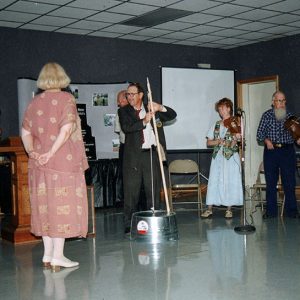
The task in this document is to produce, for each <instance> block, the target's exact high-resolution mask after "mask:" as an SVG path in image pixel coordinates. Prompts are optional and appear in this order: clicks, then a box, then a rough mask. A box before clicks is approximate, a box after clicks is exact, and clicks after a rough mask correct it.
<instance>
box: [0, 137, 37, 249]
mask: <svg viewBox="0 0 300 300" xmlns="http://www.w3.org/2000/svg"><path fill="white" fill-rule="evenodd" d="M0 153H2V154H6V155H8V156H9V158H10V166H11V198H12V216H11V217H10V216H6V217H5V219H4V222H3V223H2V228H1V237H2V239H3V240H7V241H10V242H13V243H14V244H20V243H28V242H34V241H40V239H39V238H36V237H35V236H34V235H32V234H31V233H30V213H31V212H30V201H29V192H28V171H27V165H28V157H27V154H26V152H25V149H24V147H23V144H22V141H21V138H20V137H9V138H8V139H6V140H4V141H2V142H1V144H0Z"/></svg>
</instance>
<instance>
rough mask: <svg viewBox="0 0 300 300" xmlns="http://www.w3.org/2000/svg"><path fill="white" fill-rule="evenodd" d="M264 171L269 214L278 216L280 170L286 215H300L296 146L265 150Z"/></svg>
mask: <svg viewBox="0 0 300 300" xmlns="http://www.w3.org/2000/svg"><path fill="white" fill-rule="evenodd" d="M264 169H265V178H266V184H267V189H266V198H267V214H268V215H270V216H277V183H278V178H279V170H280V176H281V182H282V185H283V190H284V195H285V206H284V210H285V214H286V215H287V216H294V215H295V214H297V213H298V211H297V202H296V195H295V186H296V178H295V171H296V154H295V149H294V145H293V144H291V145H285V146H284V147H282V148H274V149H273V150H268V149H267V147H265V149H264Z"/></svg>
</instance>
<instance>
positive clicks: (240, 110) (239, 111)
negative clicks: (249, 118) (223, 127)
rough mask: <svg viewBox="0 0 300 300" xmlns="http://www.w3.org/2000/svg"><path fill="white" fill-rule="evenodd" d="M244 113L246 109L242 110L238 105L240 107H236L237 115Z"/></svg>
mask: <svg viewBox="0 0 300 300" xmlns="http://www.w3.org/2000/svg"><path fill="white" fill-rule="evenodd" d="M244 113H245V111H244V110H242V109H241V108H240V107H238V108H237V109H236V112H235V115H236V116H242V115H243V114H244Z"/></svg>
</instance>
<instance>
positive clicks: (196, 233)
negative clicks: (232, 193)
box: [0, 210, 300, 300]
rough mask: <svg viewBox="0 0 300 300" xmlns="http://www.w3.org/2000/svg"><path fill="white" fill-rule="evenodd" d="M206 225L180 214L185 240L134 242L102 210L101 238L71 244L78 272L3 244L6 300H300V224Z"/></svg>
mask: <svg viewBox="0 0 300 300" xmlns="http://www.w3.org/2000/svg"><path fill="white" fill-rule="evenodd" d="M234 213H235V217H234V218H233V219H232V220H231V221H228V220H225V219H224V217H223V215H224V211H222V210H219V211H215V213H214V217H213V218H212V219H209V220H201V219H200V218H199V217H198V215H197V212H196V211H188V212H187V211H177V213H176V220H177V223H178V230H179V235H180V237H179V240H178V241H172V242H165V243H159V244H150V243H144V242H138V241H130V239H129V238H128V237H124V235H123V221H122V216H123V215H122V213H120V212H116V211H115V210H112V211H106V212H103V211H97V213H96V230H97V233H96V238H88V239H86V240H72V241H68V242H67V243H66V247H65V254H66V256H67V257H69V258H71V259H73V260H76V261H79V262H80V266H79V267H78V268H76V269H64V270H62V271H60V272H58V273H51V271H49V270H43V269H42V267H41V258H42V253H43V250H42V244H41V243H35V244H27V245H22V246H13V245H12V244H10V243H8V242H5V241H2V240H1V241H0V299H6V300H10V299H38V300H39V299H72V300H74V299H100V300H103V299H105V300H118V299H165V300H167V299H168V300H169V299H170V300H175V299H180V300H182V299H184V300H193V299H210V300H213V299H222V300H226V299H230V300H235V299H238V300H241V299H243V300H247V299H272V300H276V299H280V300H282V299H285V300H287V299H300V284H299V278H300V234H299V233H300V220H299V219H283V220H281V219H280V218H279V219H269V220H262V218H261V212H260V211H259V210H258V211H257V212H256V213H255V214H254V225H255V227H256V231H255V232H254V233H252V234H247V235H246V234H243V235H240V234H237V233H236V232H235V231H234V229H233V228H234V227H235V226H237V225H240V224H241V221H240V214H241V211H240V210H236V211H234Z"/></svg>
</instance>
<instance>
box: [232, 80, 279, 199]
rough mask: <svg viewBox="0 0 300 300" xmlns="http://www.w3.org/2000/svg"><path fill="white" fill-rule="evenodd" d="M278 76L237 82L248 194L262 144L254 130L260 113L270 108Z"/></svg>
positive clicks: (254, 176) (260, 154) (261, 151)
mask: <svg viewBox="0 0 300 300" xmlns="http://www.w3.org/2000/svg"><path fill="white" fill-rule="evenodd" d="M278 81H279V80H278V76H277V75H276V76H269V77H261V78H254V79H249V80H241V81H238V82H237V103H238V107H240V108H242V109H243V110H244V111H245V118H244V124H245V129H244V135H245V154H244V156H245V164H244V165H245V188H246V192H248V194H249V193H250V188H251V187H252V186H253V184H254V183H255V181H256V177H257V171H258V167H259V164H260V162H261V161H262V160H263V146H261V145H258V143H257V141H256V132H257V128H258V124H259V121H260V119H261V116H262V114H263V113H264V112H265V111H266V110H268V109H270V108H271V105H272V94H273V93H274V92H275V91H276V90H278V87H279V82H278Z"/></svg>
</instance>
